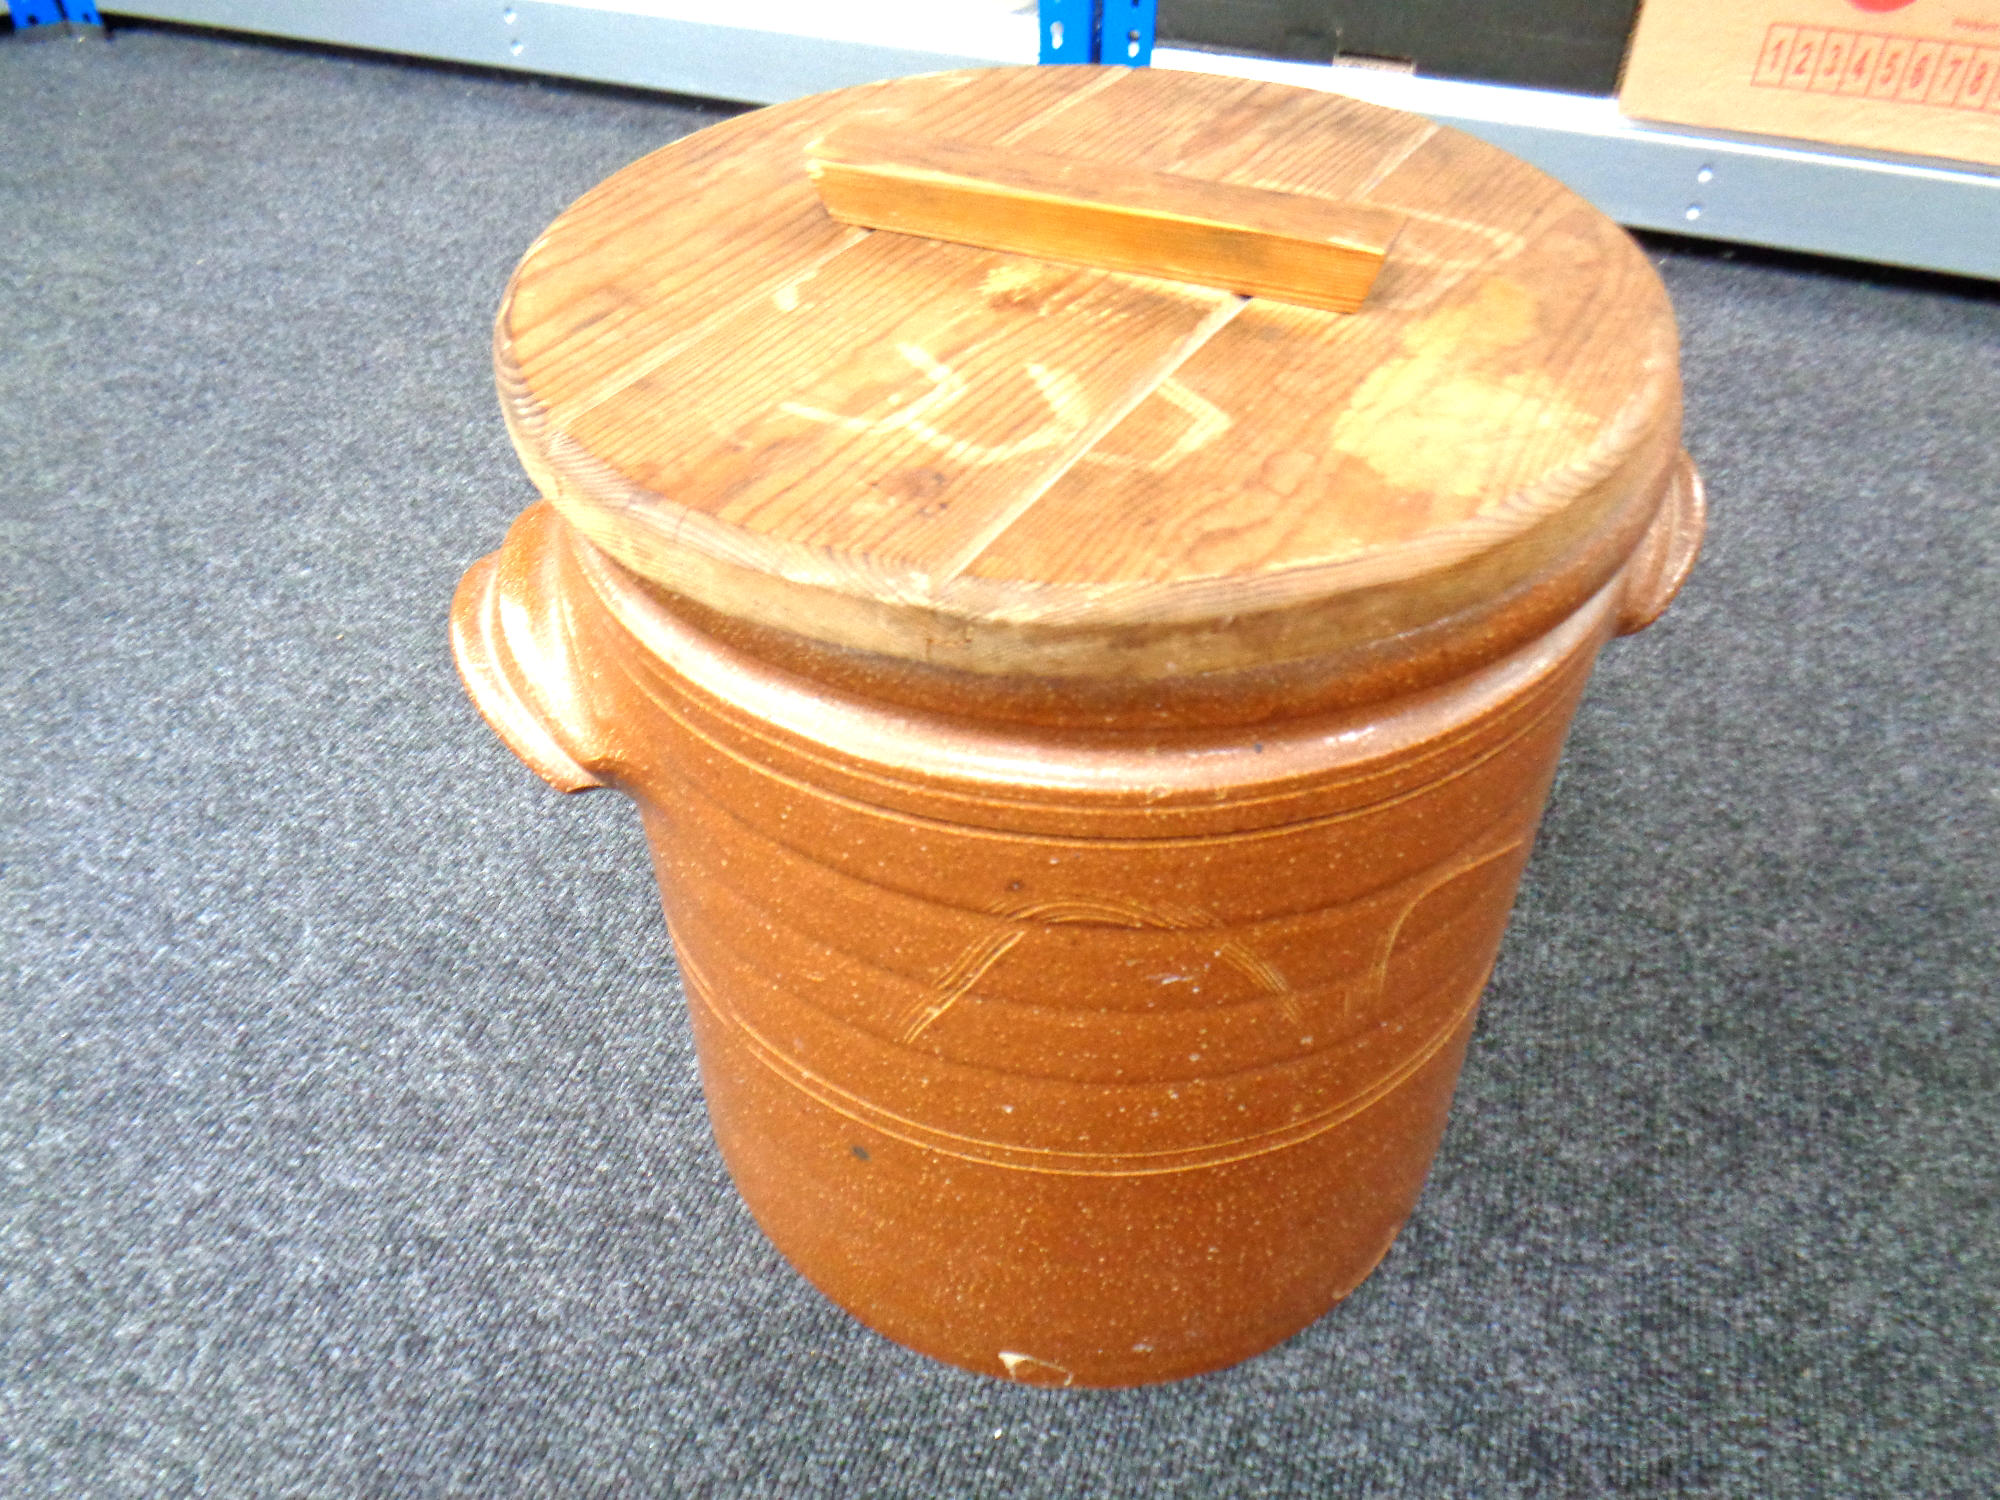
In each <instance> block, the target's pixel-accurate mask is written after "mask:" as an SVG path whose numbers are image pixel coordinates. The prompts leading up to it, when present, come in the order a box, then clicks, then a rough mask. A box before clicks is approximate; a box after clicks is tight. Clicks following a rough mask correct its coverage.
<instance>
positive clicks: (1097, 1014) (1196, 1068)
mask: <svg viewBox="0 0 2000 1500" xmlns="http://www.w3.org/2000/svg"><path fill="white" fill-rule="evenodd" d="M1699 526H1700V499H1699V491H1698V487H1697V486H1696V484H1695V482H1694V480H1693V477H1692V473H1691V472H1689V473H1687V474H1686V475H1685V477H1684V479H1683V482H1682V485H1681V487H1679V488H1677V489H1675V490H1674V491H1673V492H1672V493H1671V494H1670V495H1669V497H1668V502H1667V504H1666V505H1665V506H1664V507H1663V509H1662V512H1661V515H1660V518H1659V519H1658V521H1657V522H1656V527H1657V529H1658V536H1657V539H1656V544H1655V546H1654V547H1652V548H1642V549H1640V551H1639V552H1638V553H1637V554H1636V555H1635V559H1634V561H1633V562H1632V563H1631V564H1628V566H1627V568H1626V569H1625V570H1623V571H1621V572H1620V573H1618V574H1617V575H1616V576H1615V577H1614V578H1613V580H1612V581H1611V582H1610V583H1608V584H1606V585H1605V586H1604V587H1603V588H1602V589H1600V590H1599V591H1598V592H1597V593H1596V594H1595V595H1593V596H1592V597H1591V598H1590V599H1589V600H1588V601H1587V602H1586V603H1585V604H1584V606H1583V607H1582V608H1580V609H1579V610H1577V611H1576V612H1575V613H1573V614H1572V615H1570V616H1568V617H1567V618H1565V619H1563V620H1562V621H1560V622H1559V623H1557V624H1556V625H1555V626H1554V628H1552V629H1551V630H1549V631H1548V632H1546V633H1545V634H1543V635H1540V636H1537V637H1535V638H1533V639H1531V640H1529V641H1527V642H1525V643H1524V644H1523V645H1521V646H1520V647H1519V648H1517V649H1516V650H1514V651H1512V652H1510V653H1508V654H1506V655H1505V656H1503V657H1501V658H1499V659H1497V660H1495V661H1492V662H1489V663H1487V664H1485V665H1483V666H1482V667H1481V668H1479V669H1478V670H1476V671H1474V672H1472V673H1469V674H1467V675H1465V676H1464V677H1462V678H1457V679H1454V680H1451V681H1448V682H1445V683H1441V684H1438V685H1435V686H1433V687H1430V688H1428V689H1424V690H1420V691H1417V692H1414V693H1410V694H1407V695H1404V696H1402V697H1400V698H1398V699H1394V700H1391V701H1388V702H1381V703H1373V704H1365V705H1361V706H1359V707H1351V708H1346V709H1343V710H1336V711H1330V712H1327V713H1323V714H1320V715H1315V716H1310V717H1307V718H1303V719H1298V720H1294V721H1291V722H1288V723H1284V724H1280V725H1270V726H1266V727H1265V728H1264V729H1263V730H1261V731H1259V732H1258V733H1257V734H1255V735H1252V734H1247V733H1245V732H1244V731H1242V730H1240V729H1236V728H1231V729H1228V730H1226V731H1223V732H1216V731H1208V732H1205V733H1198V734H1195V735H1182V736H1177V737H1172V738H1164V739H1163V737H1162V736H1160V735H1159V734H1158V733H1157V732H1156V731H1146V732H1142V733H1139V734H1137V735H1131V736H1127V737H1125V739H1126V742H1124V743H1121V742H1120V739H1119V737H1115V736H1113V737H1105V736H1096V737H1091V738H1087V739H1081V738H1078V737H1076V736H1073V735H1072V736H1065V735H1064V734H1062V733H1061V732H1060V731H1050V730H1043V731H1040V732H1036V731H1034V730H1032V729H1026V728H1023V727H1021V726H1018V725H1017V726H1007V727H998V726H993V725H980V724H978V723H976V722H969V721H967V720H966V719H964V718H962V717H957V716H949V715H945V714H940V713H925V712H923V711H922V710H921V709H915V708H911V707H907V706H902V705H895V704H883V703H880V702H871V701H869V700H867V699H865V698H861V697H859V696H856V695H854V694H851V693H846V692H841V691H839V690H837V689H834V688H830V687H828V686H826V685H825V684H824V683H819V682H815V681H813V680H812V679H810V678H807V677H804V676H801V675H798V674H796V673H794V672H790V671H787V670H785V669H783V668H781V667H776V666H772V665H769V664H767V663H765V662H762V661H760V660H758V659H757V658H756V657H754V656H751V655H749V654H747V653H745V652H743V651H741V650H739V649H735V648H733V647H731V646H730V645H728V644H726V643H724V642H723V641H721V640H718V639H717V638H716V637H715V636H713V635H712V634H709V633H707V632H705V631H703V630H702V629H701V628H700V627H699V626H698V625H697V624H695V623H694V622H693V621H691V620H690V619H688V618H686V617H685V616H684V615H681V614H677V613H676V612H675V611H674V610H673V609H672V608H671V607H670V606H668V605H667V604H665V603H663V602H662V601H661V600H660V599H659V598H658V597H656V596H655V595H653V594H651V593H649V592H648V591H646V590H645V589H644V588H642V587H640V586H639V585H638V584H637V583H636V582H635V581H634V580H632V579H631V578H630V577H629V576H627V575H625V574H624V573H623V572H622V570H620V569H619V568H617V566H616V565H615V564H613V563H611V562H609V561H608V560H607V559H605V558H604V557H603V556H602V555H601V554H599V553H597V551H596V550H595V549H594V548H592V547H591V546H590V544H589V543H588V542H586V541H584V540H583V539H582V538H580V537H579V536H577V535H576V534H575V533H574V532H573V531H571V530H570V529H569V528H568V527H566V526H565V525H564V524H563V522H562V521H561V520H560V519H559V518H558V517H557V516H556V515H555V514H554V512H553V511H552V510H551V509H550V508H549V507H547V506H546V505H540V506H536V507H534V508H533V509H531V510H530V511H528V512H527V513H526V514H525V515H524V516H523V517H522V518H521V520H520V521H519V522H518V523H517V524H516V526H515V528H514V531H513V532H512V533H511V534H510V536H509V537H508V540H507V545H506V547H505V548H504V549H503V550H502V551H501V552H500V553H498V554H496V555H495V556H493V557H490V558H487V559H486V560H484V561H483V562H482V563H480V564H479V565H478V566H477V567H475V568H474V569H473V570H472V571H471V572H470V573H468V574H467V576H466V580H465V583H464V584H463V585H462V587H461V590H460V594H459V598H458V601H457V605H456V607H455V609H454V612H453V619H454V625H455V636H454V645H455V649H456V652H457V655H458V659H459V661H460V663H461V666H462V667H463V669H464V673H465V677H466V680H467V682H468V684H469V685H470V686H471V688H472V692H473V696H474V698H475V700H476V701H477V702H478V704H479V706H480V708H481V710H482V711H483V712H484V713H485V715H486V717H487V718H488V720H489V721H490V722H492V723H493V724H494V725H495V727H496V728H498V729H499V730H500V732H501V734H502V735H503V736H504V737H505V738H506V739H507V740H508V741H509V743H510V744H511V745H512V746H513V747H514V748H515V750H516V751H517V752H518V753H519V754H520V755H521V756H522V758H523V759H524V760H526V761H527V762H528V764H529V765H531V766H533V767H534V768H535V769H536V770H538V771H539V772H541V773H542V774H543V775H544V776H545V777H547V778H548V779H549V780H550V781H551V782H552V783H554V784H555V785H557V786H559V787H562V788H564V789H565V790H580V789H583V788H585V787H592V786H603V785H609V786H613V787H616V788H617V789H618V790H620V791H623V792H625V793H626V794H627V795H629V796H631V797H632V798H633V799H634V800H635V801H636V802H637V803H638V805H639V806H640V808H641V809H642V811H643V812H644V815H645V823H646V829H647V833H648V836H649V838H650V840H651V843H652V847H653V851H654V862H655V867H656V869H657V871H658V874H659V880H660V887H661V892H662V895H663V897H664V900H665V905H666V910H667V918H668V924H669V927H670V929H671V931H672V934H673V941H674V948H675V951H676V953H677V955H678V957H679V960H680V969H681V975H682V979H683V983H684V986H685V989H686V993H687V998H688V1002H689V1009H690V1013H691V1015H692V1018H693V1023H694V1031H695V1038H696V1042H697V1046H698V1048H699V1052H700V1059H701V1073H702V1085H703V1089H704V1091H705V1093H706V1096H707V1099H708V1104H709V1110H710V1116H711V1119H712V1121H713V1124H714V1128H715V1134H716V1140H717V1143H718V1144H719V1146H720V1147H721V1150H722V1154H723V1158H724V1160H725V1161H726V1162H727V1163H728V1165H729V1169H730V1172H731V1174H732V1175H733V1176H734V1177H735V1179H736V1182H737V1185H738V1187H739V1188H740V1189H741V1191H742V1193H743V1196H744V1198H745V1200H746V1202H747V1203H748V1204H749V1206H750V1209H751V1212H752V1213H753V1214H754V1215H755V1216H756V1218H757V1221H758V1223H759V1224H760V1225H762V1226H763V1228H764V1230H765V1231H766V1233H768V1234H769V1235H770V1237H771V1239H772V1241H773V1242H774V1243H775V1244H776V1245H777V1246H778V1248H779V1249H780V1250H782V1251H783V1252H784V1253H785V1255H786V1256H787V1257H788V1258H789V1259H790V1260H791V1261H792V1263H793V1264H794V1265H796V1266H797V1267H798V1268H799V1269H800V1270H801V1271H802V1272H803V1273H804V1274H805V1275H806V1276H807V1277H808V1278H809V1279H810V1280H811V1281H812V1282H813V1283H814V1284H815V1285H816V1286H818V1287H819V1288H820V1289H821V1290H822V1291H824V1292H825V1293H826V1294H827V1295H828V1296H829V1297H831V1298H832V1299H833V1300H834V1301H836V1302H838V1303H839V1304H840V1305H841V1306H843V1307H845V1308H847V1309H848V1310H849V1311H850V1312H852V1313H854V1314H855V1315H856V1316H857V1317H859V1318H861V1319H862V1320H863V1321H865V1322H867V1323H869V1324H871V1325H872V1326H874V1327H876V1328H878V1329H880V1330H881V1331H882V1332H884V1333H887V1334H889V1335H890V1336H891V1337H893V1338H895V1339H898V1340H899V1341H901V1342H903V1343H906V1344H908V1345H910V1346H912V1347H914V1348H917V1349H920V1350H923V1351H924V1352H926V1353H929V1354H933V1355H935V1356H937V1357H938V1358H941V1359H945V1360H949V1361H951V1362H952V1363H954V1364H959V1365H963V1366H965V1367H967V1368H970V1369H975V1370H981V1371H985V1372H987V1373H990V1374H994V1375H1000V1376H1006V1377H1010V1378H1013V1379H1017V1380H1028V1381H1036V1382H1047V1383H1055V1384H1069V1383H1071V1382H1079V1383H1084V1384H1091V1385H1120V1384H1134V1383H1139V1382H1144V1381H1156V1380H1164V1379H1171V1378H1174V1377H1177V1376H1183V1375H1189V1374H1194V1373H1196V1372H1199V1371H1202V1370H1207V1369H1213V1368H1215V1367H1217V1366H1220V1365H1225V1364H1229V1363H1232V1362H1234V1361H1236V1360H1239V1359H1242V1358H1244V1357H1246V1356H1248V1355H1250V1354H1254V1353H1256V1352H1258V1351H1260V1350H1262V1349H1265V1348H1267V1347H1269V1346H1270V1345H1272V1344H1274V1343H1276V1342H1278V1341H1279V1340H1281V1339H1283V1338H1285V1337H1287V1336H1288V1335H1290V1334H1292V1333H1294V1332H1296V1331H1297V1330H1298V1329H1300V1328H1302V1327H1304V1326H1305V1325H1306V1324H1307V1323H1310V1322H1311V1321H1312V1320H1313V1319H1315V1318H1317V1317H1318V1316H1320V1314H1322V1313H1323V1312H1325V1311H1326V1310H1327V1308H1328V1307H1330V1306H1331V1305H1332V1304H1333V1303H1335V1302H1336V1301H1338V1300H1339V1299H1340V1298H1341V1297H1342V1296H1344V1295H1345V1294H1346V1293H1347V1292H1348V1291H1350V1290H1351V1289H1352V1288H1353V1287H1354V1286H1355V1285H1357V1284H1358V1283H1359V1282H1360V1281H1361V1280H1362V1278H1363V1277H1365V1276H1366V1275H1367V1274H1368V1272H1369V1270H1370V1269H1372V1268H1373V1266H1374V1265H1375V1263H1376V1261H1377V1260H1379V1259H1380V1258H1381V1256H1382V1255H1383V1254H1384V1253H1385V1252H1386V1251H1387V1249H1388V1247H1389V1244H1390V1242H1391V1240H1393V1238H1394V1237H1395V1235H1396V1232H1397V1230H1398V1229H1399V1228H1400V1227H1401V1225H1402V1223H1403V1221H1404V1219H1405V1218H1406V1217H1407V1216H1408V1215H1409V1212H1410V1210H1411V1207H1412V1205H1413V1204H1414V1203H1415V1201H1416V1198H1417V1194H1418V1192H1419V1190H1420V1189H1421V1187H1422V1185H1423V1181H1424V1176H1425V1173H1426V1172H1427V1170H1428V1168H1429V1166H1430V1161H1431V1157H1432V1155H1433V1153H1434V1152H1435V1150H1436V1147H1437V1143H1438V1138H1439V1135H1440V1134H1441V1132H1442V1131H1443V1128H1444V1123H1445V1115H1446V1108H1447V1106H1448V1104H1449V1102H1450V1098H1451V1093H1452V1089H1453V1086H1454V1084H1455V1083H1456V1081H1457V1078H1458V1072H1459V1065H1460V1061H1461V1059H1462V1058H1463V1056H1464V1052H1465V1045H1466V1041H1467V1038H1468V1037H1469V1036H1470V1034H1471V1030H1472V1024H1473V1019H1474V1015H1475V1011H1476V1009H1477V1006H1478V1001H1479V995H1480V992H1481V990H1482V988H1483V987H1484V985H1485V983H1486V978H1487V974H1488V972H1489V970H1490V969H1491V967H1492V965H1493V960H1494V956H1495V954H1496V952H1497V950H1498V947H1499V943H1500V938H1501V934H1502V932H1503V930H1504V928H1505V925H1506V919H1507V913H1508V910H1509V908H1510V906H1511V905H1512V902H1513V899H1514V890H1515V885H1516V882H1517V881H1518V879H1519V877H1520V872H1521V866H1522V864H1523V862H1524V861H1525V860H1526V858H1527V854H1528V850H1529V846H1530V844H1531V842H1532V840H1533V837H1534V832H1535V826H1536V823H1537V821H1538V820H1539V818H1540V816H1541V811H1542V805H1543V800H1544V798H1545V796H1546V794H1547V791H1548V786H1549V782H1550V780H1551V778H1552V777H1553V776H1554V774H1555V769H1556V763H1557V757H1558V755H1559V753H1560V750H1561V747H1562V742H1563V737H1564V734H1565V732H1566V731H1567V729H1568V726H1569V722H1570V717H1571V715H1572V713H1573V711H1574V710H1575V707H1576V703H1577V699H1578V697H1579V695H1580V694H1581V692H1582V690H1583V687H1584V683H1585V680H1586V678H1587V677H1588V675H1589V672H1590V668H1591V665H1592V663H1593V662H1594V660H1595V658H1596V655H1597V652H1598V648H1599V647H1600V646H1601V645H1602V644H1603V642H1604V640H1605V639H1606V638H1607V637H1608V636H1609V635H1610V634H1611V633H1613V632H1614V631H1615V630H1617V629H1618V628H1619V627H1620V625H1621V623H1622V624H1623V625H1625V626H1626V627H1628V628H1629V627H1632V626H1635V625H1637V624H1639V623H1643V622H1644V621H1645V620H1646V619H1648V618H1650V617H1651V615H1652V614H1653V613H1656V612H1657V610H1658V608H1660V607H1663V606H1664V604H1665V602H1666V597H1667V596H1668V595H1670V593H1671V591H1672V589H1673V588H1674V587H1675V586H1677V584H1678V582H1679V578H1680V573H1681V571H1683V570H1684V565H1685V559H1686V557H1687V556H1688V555H1689V550H1690V544H1691V540H1692V537H1693V536H1695V535H1698V533H1699Z"/></svg>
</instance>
